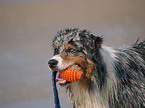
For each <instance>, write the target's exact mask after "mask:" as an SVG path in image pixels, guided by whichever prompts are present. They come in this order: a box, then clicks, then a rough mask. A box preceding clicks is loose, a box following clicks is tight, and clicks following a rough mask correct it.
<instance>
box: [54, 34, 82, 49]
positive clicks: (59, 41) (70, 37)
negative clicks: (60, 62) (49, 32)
mask: <svg viewBox="0 0 145 108" xmlns="http://www.w3.org/2000/svg"><path fill="white" fill-rule="evenodd" d="M71 41H72V42H75V44H80V36H79V32H70V33H67V34H61V35H58V36H56V37H55V39H54V41H53V46H54V47H56V46H59V50H60V51H61V50H64V48H65V46H66V45H67V44H68V43H69V42H71Z"/></svg>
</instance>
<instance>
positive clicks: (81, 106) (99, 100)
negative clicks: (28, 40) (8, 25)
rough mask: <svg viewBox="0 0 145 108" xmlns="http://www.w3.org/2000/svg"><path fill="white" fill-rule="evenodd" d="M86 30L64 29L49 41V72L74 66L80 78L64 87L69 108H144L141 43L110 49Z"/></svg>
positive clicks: (144, 66) (143, 47)
mask: <svg viewBox="0 0 145 108" xmlns="http://www.w3.org/2000/svg"><path fill="white" fill-rule="evenodd" d="M102 43H103V38H102V37H100V36H95V35H94V34H91V33H90V32H89V31H87V30H79V29H77V28H74V29H64V30H61V31H60V32H58V33H57V36H56V37H55V38H54V40H53V44H52V45H53V48H54V56H53V57H52V58H51V59H50V61H49V62H48V63H49V66H50V68H51V70H52V71H62V70H66V69H67V68H69V67H70V66H72V65H74V64H76V65H78V66H79V67H81V69H82V71H83V75H82V76H81V78H80V79H79V80H78V81H76V82H69V81H66V80H65V79H63V78H62V77H60V75H58V78H56V79H57V80H59V83H60V85H63V86H64V87H66V89H67V92H68V94H69V98H70V102H71V103H72V105H73V108H145V41H142V42H138V41H136V43H134V44H132V45H131V46H125V47H122V48H119V49H114V48H111V47H107V46H104V45H102Z"/></svg>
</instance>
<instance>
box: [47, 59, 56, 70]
mask: <svg viewBox="0 0 145 108" xmlns="http://www.w3.org/2000/svg"><path fill="white" fill-rule="evenodd" d="M57 64H58V61H57V60H55V59H52V60H50V61H48V65H49V67H50V68H55V66H56V65H57Z"/></svg>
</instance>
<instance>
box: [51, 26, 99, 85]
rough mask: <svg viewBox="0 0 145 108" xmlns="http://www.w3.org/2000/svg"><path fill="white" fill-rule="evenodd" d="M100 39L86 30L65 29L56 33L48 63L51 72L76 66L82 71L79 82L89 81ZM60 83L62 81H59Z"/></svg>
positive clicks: (92, 72) (94, 66)
mask: <svg viewBox="0 0 145 108" xmlns="http://www.w3.org/2000/svg"><path fill="white" fill-rule="evenodd" d="M101 43H102V38H101V37H99V36H94V35H93V34H91V33H89V32H88V31H86V30H79V29H77V28H75V29H65V30H62V31H60V32H58V34H57V36H56V37H55V38H54V40H53V44H52V45H53V48H54V56H53V57H52V58H51V59H50V61H49V62H48V64H49V66H50V68H51V69H52V70H53V71H62V70H66V69H67V68H69V67H70V66H72V65H74V64H75V65H78V66H79V67H81V69H82V71H83V75H82V77H81V78H80V81H83V79H87V80H89V79H91V76H92V75H93V74H94V69H95V68H96V62H99V61H97V60H99V59H97V58H98V57H97V55H99V54H98V53H99V48H100V47H101ZM61 82H62V83H64V81H62V80H61Z"/></svg>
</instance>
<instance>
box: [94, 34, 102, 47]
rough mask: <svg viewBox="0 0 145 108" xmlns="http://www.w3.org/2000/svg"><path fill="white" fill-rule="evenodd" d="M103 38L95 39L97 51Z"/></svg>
mask: <svg viewBox="0 0 145 108" xmlns="http://www.w3.org/2000/svg"><path fill="white" fill-rule="evenodd" d="M102 42H103V38H102V37H99V36H97V37H95V48H97V49H99V48H100V47H101V45H102Z"/></svg>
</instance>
